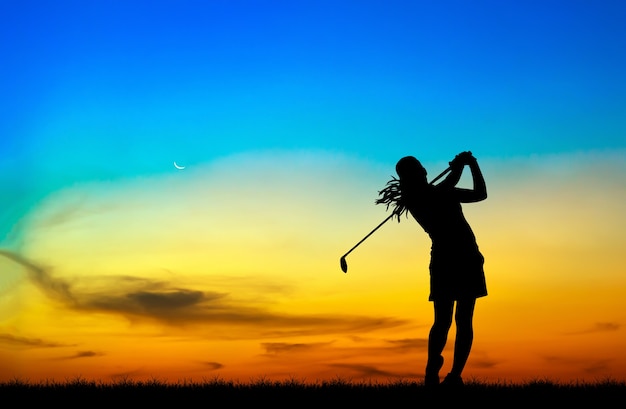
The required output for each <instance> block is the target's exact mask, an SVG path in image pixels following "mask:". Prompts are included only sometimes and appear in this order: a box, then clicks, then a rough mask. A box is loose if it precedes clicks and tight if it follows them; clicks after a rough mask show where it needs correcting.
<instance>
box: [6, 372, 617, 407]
mask: <svg viewBox="0 0 626 409" xmlns="http://www.w3.org/2000/svg"><path fill="white" fill-rule="evenodd" d="M0 394H1V396H2V397H3V398H4V399H3V400H4V401H5V402H20V404H21V405H24V404H46V405H51V404H54V403H59V404H63V405H64V406H65V407H68V406H70V407H73V406H76V407H78V406H82V407H84V406H85V405H93V404H98V405H103V404H123V405H128V404H133V405H135V404H137V405H146V404H160V405H162V404H176V405H181V404H189V405H191V404H193V405H197V404H198V403H199V404H201V405H207V406H218V407H224V406H225V404H228V406H233V405H235V407H238V406H239V405H247V406H248V405H249V406H253V405H254V406H256V405H271V407H273V408H276V407H298V406H306V407H310V406H312V405H315V406H319V405H326V406H328V405H332V406H331V407H340V406H352V405H364V406H367V407H372V406H381V407H390V406H403V407H404V406H407V405H408V406H416V407H419V406H420V405H422V404H428V405H431V404H435V403H436V404H437V405H443V407H447V403H450V405H452V404H455V405H458V404H459V403H462V404H463V405H466V404H467V405H470V404H471V405H473V404H478V405H481V406H487V407H496V406H501V405H511V404H515V406H518V405H520V404H532V405H535V406H539V407H545V406H548V405H550V406H551V405H559V407H563V405H569V404H572V405H574V404H575V405H593V406H592V407H604V406H606V407H609V406H610V407H626V382H623V381H613V380H604V381H598V382H596V383H568V384H561V383H555V382H551V381H549V380H534V381H529V382H527V383H524V384H514V383H507V382H496V383H487V382H480V381H476V380H471V381H466V385H465V386H464V387H462V388H454V389H452V388H445V387H438V388H427V387H425V386H424V385H423V384H421V383H420V382H414V381H396V382H389V383H378V382H349V381H344V380H340V379H337V380H333V381H323V382H318V383H306V382H301V381H297V380H287V381H269V380H265V379H259V380H257V381H252V382H248V383H238V382H230V381H223V380H219V379H215V380H212V381H206V382H192V381H179V382H176V383H168V382H163V381H159V380H158V379H154V380H149V381H132V380H121V381H118V382H113V383H105V382H96V381H89V380H86V379H82V378H76V379H72V380H67V381H65V382H54V381H49V382H39V383H31V382H27V381H22V380H13V381H9V382H4V383H0Z"/></svg>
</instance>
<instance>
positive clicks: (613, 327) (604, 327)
mask: <svg viewBox="0 0 626 409" xmlns="http://www.w3.org/2000/svg"><path fill="white" fill-rule="evenodd" d="M619 329H620V324H617V323H614V322H596V323H595V324H594V325H593V326H592V327H590V328H587V329H584V330H581V331H574V332H569V333H567V334H568V335H583V334H594V333H599V332H614V331H618V330H619Z"/></svg>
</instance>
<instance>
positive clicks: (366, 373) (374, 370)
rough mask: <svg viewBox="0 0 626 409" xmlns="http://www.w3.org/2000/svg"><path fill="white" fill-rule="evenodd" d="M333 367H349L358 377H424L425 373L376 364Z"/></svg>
mask: <svg viewBox="0 0 626 409" xmlns="http://www.w3.org/2000/svg"><path fill="white" fill-rule="evenodd" d="M328 366H330V367H331V368H339V369H348V370H350V371H352V372H354V373H355V376H356V377H358V378H377V377H386V378H417V377H422V376H423V374H419V373H415V372H394V371H386V370H382V369H379V368H378V367H376V366H374V365H367V364H330V365H328Z"/></svg>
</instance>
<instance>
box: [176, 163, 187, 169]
mask: <svg viewBox="0 0 626 409" xmlns="http://www.w3.org/2000/svg"><path fill="white" fill-rule="evenodd" d="M174 167H175V168H176V169H178V170H183V169H185V167H184V166H180V165H178V164H177V163H176V162H174Z"/></svg>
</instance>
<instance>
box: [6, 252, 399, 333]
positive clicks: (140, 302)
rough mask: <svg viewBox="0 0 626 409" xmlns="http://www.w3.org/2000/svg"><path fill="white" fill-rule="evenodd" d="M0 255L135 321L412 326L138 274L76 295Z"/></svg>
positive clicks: (79, 301)
mask: <svg viewBox="0 0 626 409" xmlns="http://www.w3.org/2000/svg"><path fill="white" fill-rule="evenodd" d="M0 255H1V256H4V257H6V258H9V259H11V260H13V261H15V262H16V263H18V264H20V265H22V266H23V267H25V268H26V269H27V270H28V271H29V273H30V274H29V277H30V278H31V280H32V281H33V282H34V283H35V284H36V285H37V286H38V287H40V288H41V289H42V290H43V292H44V294H46V295H48V296H49V297H51V298H54V299H56V300H58V301H62V302H63V303H64V304H65V306H66V307H68V308H71V309H74V310H81V311H91V312H99V313H110V314H119V315H122V316H125V317H127V318H129V319H133V320H136V319H145V320H152V321H156V322H160V323H162V324H167V325H175V326H176V325H178V326H180V325H199V326H209V325H215V324H225V325H237V326H241V327H248V328H255V329H256V334H257V336H268V337H269V336H271V337H278V336H290V335H294V334H307V335H313V334H330V333H363V332H367V331H372V330H377V329H381V328H389V327H394V326H399V325H403V324H405V323H406V321H405V320H400V319H395V318H393V317H367V316H351V315H315V314H309V315H305V314H300V315H298V314H285V313H277V312H272V311H270V310H269V309H266V308H263V307H258V306H252V305H249V304H247V303H245V302H243V301H238V300H236V299H234V298H233V297H232V296H231V295H230V294H228V293H224V292H217V291H215V292H212V291H199V290H195V289H189V288H180V287H177V286H173V285H171V284H170V283H168V282H164V281H157V280H150V279H145V278H139V277H136V278H135V277H132V276H113V277H106V278H104V277H103V278H101V279H100V280H99V283H98V291H94V290H93V289H85V288H84V287H78V286H77V287H78V288H80V291H78V290H77V291H73V287H72V286H71V285H70V284H69V282H67V281H65V280H63V279H61V278H56V277H54V276H52V275H51V274H50V273H49V271H48V269H46V268H43V267H41V266H38V265H36V264H35V263H33V262H31V261H29V260H27V259H26V258H24V257H22V256H21V255H19V254H16V253H13V252H10V251H6V250H0ZM73 283H74V282H73ZM267 328H272V330H270V331H268V330H267Z"/></svg>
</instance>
